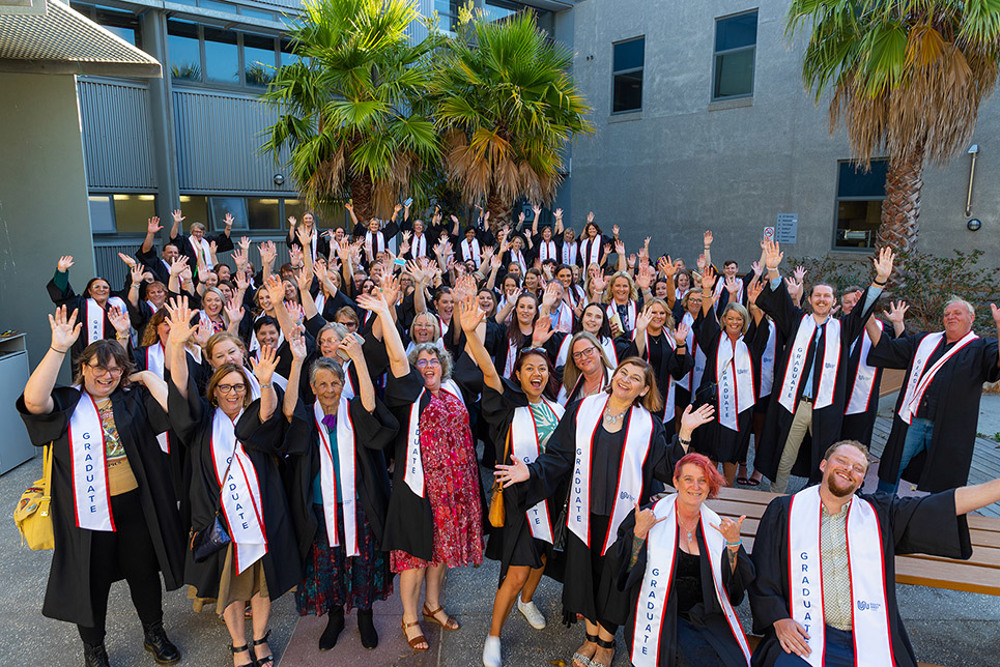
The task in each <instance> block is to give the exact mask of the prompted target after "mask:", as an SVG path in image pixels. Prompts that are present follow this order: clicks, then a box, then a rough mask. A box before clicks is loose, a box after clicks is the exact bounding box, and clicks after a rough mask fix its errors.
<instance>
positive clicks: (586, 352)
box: [573, 345, 597, 361]
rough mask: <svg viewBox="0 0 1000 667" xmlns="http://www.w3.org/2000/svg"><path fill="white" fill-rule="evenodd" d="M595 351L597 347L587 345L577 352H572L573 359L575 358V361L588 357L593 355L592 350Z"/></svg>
mask: <svg viewBox="0 0 1000 667" xmlns="http://www.w3.org/2000/svg"><path fill="white" fill-rule="evenodd" d="M596 351H597V348H596V347H594V346H593V345H591V346H590V347H588V348H587V349H585V350H580V351H579V352H574V353H573V359H575V360H576V361H579V360H580V359H589V358H590V357H592V356H594V352H596Z"/></svg>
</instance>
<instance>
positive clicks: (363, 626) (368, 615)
mask: <svg viewBox="0 0 1000 667" xmlns="http://www.w3.org/2000/svg"><path fill="white" fill-rule="evenodd" d="M358 632H360V633H361V645H362V646H364V647H365V648H367V649H373V648H376V647H377V646H378V633H377V632H375V623H374V622H373V617H372V610H371V609H359V610H358Z"/></svg>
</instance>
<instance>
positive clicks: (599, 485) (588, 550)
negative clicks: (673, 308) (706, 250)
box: [495, 357, 711, 667]
mask: <svg viewBox="0 0 1000 667" xmlns="http://www.w3.org/2000/svg"><path fill="white" fill-rule="evenodd" d="M662 406H663V398H662V397H661V395H660V392H659V390H658V389H657V388H656V378H655V376H654V374H653V369H652V368H651V367H650V365H649V364H648V363H647V362H646V361H645V360H643V359H640V358H638V357H630V358H628V359H626V360H625V361H623V362H622V363H621V364H620V365H619V366H618V368H617V369H616V370H615V373H614V375H613V376H612V377H611V383H610V384H609V386H608V388H607V390H606V391H605V392H602V393H600V394H597V395H594V396H588V397H587V398H584V399H581V400H578V401H575V402H574V403H571V404H569V405H568V406H566V412H565V414H564V415H563V418H562V419H561V420H560V422H559V426H558V427H557V428H556V431H555V433H553V434H552V437H551V438H550V439H549V445H548V447H546V449H545V453H544V454H542V455H541V456H539V457H538V458H537V459H535V460H534V461H533V462H532V463H531V464H530V465H526V464H525V462H524V461H523V460H521V459H518V458H515V459H514V460H513V462H512V464H511V465H498V466H497V471H496V473H495V475H496V478H497V479H498V480H499V481H500V482H501V483H502V484H503V485H504V487H505V488H513V489H514V490H513V491H512V492H511V495H512V496H513V497H514V499H515V503H517V504H519V505H520V506H523V507H534V506H535V504H536V503H539V502H541V501H542V500H544V499H546V498H556V497H558V495H557V492H558V490H559V488H560V487H561V486H562V485H563V484H564V483H566V482H567V480H573V483H572V484H571V485H570V493H569V496H568V500H567V505H566V506H567V511H568V512H567V514H568V516H567V527H568V532H567V537H566V548H565V551H564V556H563V557H564V559H565V568H566V570H565V581H567V582H572V583H571V584H569V585H566V586H563V595H562V600H563V612H564V615H568V617H569V618H573V617H575V615H576V614H582V615H583V617H584V619H585V621H586V641H585V642H584V643H583V645H582V646H580V648H578V649H577V651H576V653H575V654H574V656H573V665H574V667H588V666H590V665H593V666H594V667H608V666H609V665H611V663H612V662H613V661H614V654H615V648H614V647H615V633H616V632H617V630H618V626H619V625H621V624H622V623H624V622H625V620H626V618H627V617H628V611H629V610H628V598H627V596H626V594H625V593H623V592H621V591H619V590H618V585H617V579H618V572H617V570H616V568H615V565H614V563H612V559H610V558H607V556H608V554H609V552H610V553H611V554H613V553H614V552H615V551H614V549H615V542H616V541H617V539H618V527H619V526H620V525H621V524H622V522H623V521H624V520H625V517H626V516H627V515H628V514H629V512H631V511H632V510H633V509H634V508H635V503H637V502H638V503H640V504H645V503H647V502H649V498H650V495H651V493H652V491H653V480H654V479H656V480H660V481H662V482H669V481H671V479H672V478H673V468H674V464H675V463H676V462H677V461H678V460H680V458H681V457H682V456H684V454H685V453H686V452H687V448H688V446H689V444H690V443H688V442H686V441H683V440H680V439H678V438H677V437H676V436H674V439H673V442H672V443H671V444H670V445H668V444H667V439H666V434H665V431H664V428H663V424H662V422H661V421H660V419H658V418H657V417H655V416H654V413H656V412H657V411H659V410H660V409H661V408H662ZM703 410H704V411H706V412H710V410H711V408H707V407H706V408H703ZM505 495H506V494H505Z"/></svg>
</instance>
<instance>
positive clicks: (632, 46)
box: [611, 37, 646, 113]
mask: <svg viewBox="0 0 1000 667" xmlns="http://www.w3.org/2000/svg"><path fill="white" fill-rule="evenodd" d="M613 48H614V65H613V69H614V72H613V76H614V94H613V96H612V104H611V111H612V112H613V113H618V112H620V111H638V110H640V109H642V69H643V65H644V63H645V51H646V38H645V37H637V38H635V39H630V40H628V41H626V42H618V43H617V44H615V45H614V47H613Z"/></svg>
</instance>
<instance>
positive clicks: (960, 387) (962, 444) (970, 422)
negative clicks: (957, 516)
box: [868, 333, 1000, 493]
mask: <svg viewBox="0 0 1000 667" xmlns="http://www.w3.org/2000/svg"><path fill="white" fill-rule="evenodd" d="M926 335H927V334H926V333H922V334H914V335H910V336H902V337H900V338H897V339H895V340H893V339H891V338H889V337H888V336H885V335H883V336H882V338H881V339H880V340H879V343H878V345H876V346H875V347H873V348H872V349H871V351H870V352H869V353H868V363H869V364H871V365H872V366H879V367H881V368H905V369H906V378H905V379H904V380H903V386H902V388H901V389H900V390H899V397H898V398H897V399H896V407H895V409H894V410H893V415H892V431H891V432H890V433H889V439H888V440H887V441H886V443H885V451H883V452H882V459H881V462H880V463H879V470H878V476H879V479H881V480H885V481H887V482H895V481H896V480H897V479H898V478H899V473H900V471H899V465H900V463H901V460H902V456H903V443H904V442H905V440H906V430H907V429H908V428H909V426H908V425H907V424H906V422H904V421H903V420H902V419H900V418H899V408H900V406H901V405H902V403H903V398H904V397H905V395H906V387H907V385H908V383H909V381H910V372H911V371H912V370H913V368H912V363H913V357H914V356H915V355H916V353H917V348H918V347H919V346H920V341H921V340H923V338H924V336H926ZM938 349H939V350H942V349H943V348H942V347H939V348H938ZM934 358H935V357H934V356H933V355H932V356H931V360H933V359H934ZM997 359H998V352H997V339H996V338H977V339H975V340H973V341H972V342H970V343H969V344H968V345H966V346H965V347H963V348H962V349H961V350H959V351H958V352H956V353H955V354H954V356H952V358H951V359H949V360H948V361H947V362H945V364H944V365H943V366H941V369H940V370H939V371H938V372H937V375H935V376H934V380H933V381H932V382H931V383H930V385H928V388H927V391H926V392H925V393H924V397H923V401H922V403H921V405H920V410H919V411H918V412H917V413H916V415H914V416H915V417H925V416H926V417H928V418H930V419H933V420H934V433H933V435H932V436H931V444H930V447H929V448H928V449H927V451H926V452H922V453H921V454H919V455H918V456H917V457H916V458H914V460H913V461H912V462H911V463H910V465H909V466H908V467H907V469H906V470H904V471H903V477H904V478H906V479H908V480H912V481H916V482H917V483H918V486H917V488H918V489H919V490H920V491H930V492H931V493H934V492H937V491H944V490H946V489H954V488H957V487H959V486H965V484H966V483H967V482H968V479H969V468H970V467H971V466H972V452H973V450H974V449H975V445H976V424H977V423H978V420H979V400H980V398H981V397H982V393H983V383H984V382H996V381H997V380H998V379H1000V368H998V367H997Z"/></svg>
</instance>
